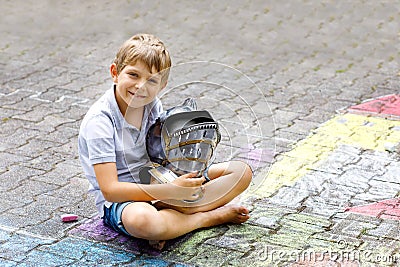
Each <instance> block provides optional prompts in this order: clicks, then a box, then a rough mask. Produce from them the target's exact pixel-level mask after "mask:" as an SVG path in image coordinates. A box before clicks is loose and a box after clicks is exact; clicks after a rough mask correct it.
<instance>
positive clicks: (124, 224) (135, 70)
mask: <svg viewBox="0 0 400 267" xmlns="http://www.w3.org/2000/svg"><path fill="white" fill-rule="evenodd" d="M170 67H171V59H170V56H169V52H168V51H167V50H166V48H165V46H164V44H163V43H162V42H161V41H160V40H159V39H158V38H156V37H155V36H153V35H149V34H138V35H135V36H133V37H131V38H130V39H128V40H127V41H126V42H125V43H124V44H123V45H122V46H121V48H120V49H119V51H118V53H117V55H116V58H115V60H114V62H113V63H112V64H111V67H110V73H111V77H112V80H113V87H112V88H111V89H110V90H108V91H107V92H106V93H105V94H104V95H103V96H102V97H101V98H100V99H99V100H98V101H97V102H96V103H95V104H94V105H93V106H92V107H91V108H90V109H89V111H88V113H87V114H86V115H85V118H84V119H83V121H82V124H81V128H80V132H79V138H78V148H79V157H80V160H81V164H82V166H83V169H84V172H85V175H86V177H87V178H88V180H89V182H90V184H91V187H90V189H89V191H90V192H91V193H93V194H94V196H95V200H96V206H97V209H98V211H99V214H100V216H101V217H102V218H103V220H104V223H105V224H107V225H108V226H110V227H112V228H113V229H114V230H116V231H118V232H120V233H123V234H126V235H129V236H133V237H137V238H143V239H147V240H150V241H152V240H168V239H173V238H175V237H178V236H181V235H183V234H186V233H188V232H191V231H193V230H195V229H199V228H203V227H211V226H214V225H219V224H224V223H243V222H245V221H246V220H247V219H249V211H248V210H247V209H246V208H245V207H242V206H234V205H226V204H227V203H229V202H230V201H231V200H232V199H234V198H235V197H236V196H237V195H239V194H240V193H242V192H243V191H244V190H245V189H246V188H247V187H248V185H249V183H250V181H251V178H252V172H251V169H250V168H249V166H248V165H246V164H244V163H243V162H239V161H234V162H225V163H218V164H213V165H211V166H210V167H209V169H208V172H207V175H208V177H209V178H210V179H211V181H210V182H208V183H206V184H205V185H202V184H203V183H204V182H205V178H204V177H200V178H195V175H196V174H192V173H189V174H186V175H182V176H180V177H178V178H177V179H176V180H175V181H173V182H172V183H168V184H140V179H139V171H140V169H141V167H143V166H145V165H146V164H147V163H148V161H149V160H148V156H147V153H146V145H145V136H146V132H147V130H148V129H149V127H150V126H151V125H152V124H153V123H154V122H155V120H156V119H157V118H158V116H159V115H160V114H161V112H162V106H161V103H160V101H159V99H158V98H157V94H158V93H159V92H160V91H161V90H162V89H164V88H165V87H166V85H167V79H168V75H169V68H170ZM217 178H218V179H217ZM199 191H203V195H204V197H203V198H202V199H201V200H199V201H197V202H191V203H187V202H184V201H182V200H184V199H191V197H192V196H194V195H198V193H199ZM166 201H168V203H167V202H166ZM160 244H161V243H160ZM160 246H162V244H161V245H160Z"/></svg>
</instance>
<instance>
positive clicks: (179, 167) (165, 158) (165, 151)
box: [146, 98, 221, 176]
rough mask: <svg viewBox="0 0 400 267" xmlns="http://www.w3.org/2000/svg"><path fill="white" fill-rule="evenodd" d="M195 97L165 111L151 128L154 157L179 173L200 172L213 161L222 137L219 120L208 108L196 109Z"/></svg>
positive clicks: (149, 146)
mask: <svg viewBox="0 0 400 267" xmlns="http://www.w3.org/2000/svg"><path fill="white" fill-rule="evenodd" d="M196 109H197V105H196V102H195V100H194V99H192V98H188V99H186V100H185V102H184V103H183V104H182V105H180V106H176V107H173V108H170V109H168V110H166V111H165V112H163V113H162V114H161V116H160V117H159V118H158V119H157V121H156V122H155V123H154V124H153V125H152V126H151V127H150V129H149V131H148V132H147V137H146V145H147V153H148V155H149V157H150V160H151V161H152V162H154V163H157V164H160V165H161V166H163V167H165V168H168V169H169V170H171V171H172V172H174V173H175V174H177V175H183V174H185V173H188V172H198V176H201V175H202V174H203V172H204V170H205V169H206V168H207V167H208V165H209V164H210V163H211V161H212V157H213V155H214V151H215V148H216V146H217V144H218V143H219V141H220V139H221V134H220V132H219V128H218V123H217V122H216V121H215V120H214V119H213V118H212V116H211V115H210V113H209V112H208V111H205V110H196Z"/></svg>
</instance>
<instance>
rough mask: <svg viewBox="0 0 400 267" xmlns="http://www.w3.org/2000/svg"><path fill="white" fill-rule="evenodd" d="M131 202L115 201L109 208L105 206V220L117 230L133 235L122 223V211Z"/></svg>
mask: <svg viewBox="0 0 400 267" xmlns="http://www.w3.org/2000/svg"><path fill="white" fill-rule="evenodd" d="M131 203H133V202H132V201H127V202H122V203H113V204H112V205H111V206H110V207H109V208H107V207H106V206H104V216H103V222H104V223H105V224H106V225H108V226H109V227H111V228H112V229H114V230H115V231H116V232H118V233H121V234H124V235H128V236H131V235H130V234H129V233H128V231H126V229H125V227H124V225H123V224H122V211H123V210H124V208H125V207H126V206H128V205H129V204H131Z"/></svg>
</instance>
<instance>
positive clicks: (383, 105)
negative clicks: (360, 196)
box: [252, 95, 400, 219]
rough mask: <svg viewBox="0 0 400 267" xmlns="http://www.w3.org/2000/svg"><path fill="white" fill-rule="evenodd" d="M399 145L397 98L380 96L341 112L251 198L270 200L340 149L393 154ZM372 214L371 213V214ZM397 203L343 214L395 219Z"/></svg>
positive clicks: (279, 166)
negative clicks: (266, 198) (348, 147)
mask: <svg viewBox="0 0 400 267" xmlns="http://www.w3.org/2000/svg"><path fill="white" fill-rule="evenodd" d="M399 142H400V95H389V96H384V97H381V98H378V99H375V100H370V101H366V102H364V103H362V104H360V105H355V106H352V107H350V108H348V109H347V110H342V111H341V112H340V113H339V114H338V115H336V116H335V117H333V118H332V119H331V120H329V121H327V122H326V123H324V124H322V125H321V126H320V127H319V128H318V129H316V130H315V131H313V133H311V134H310V135H309V136H308V137H307V138H306V139H304V140H302V141H300V142H299V143H297V144H296V146H295V147H294V148H293V149H292V150H291V151H289V152H287V153H285V154H283V155H282V156H281V158H280V159H279V160H278V161H277V162H276V163H275V164H273V165H272V166H271V169H270V170H269V172H268V173H260V174H259V175H264V176H266V177H267V178H266V179H265V180H264V182H263V183H262V184H261V185H260V186H259V187H258V188H257V190H256V191H255V192H252V194H254V193H255V194H256V195H258V196H260V197H270V196H271V195H272V194H273V193H274V192H276V191H277V190H278V189H279V188H281V187H282V186H292V185H293V184H295V183H296V181H298V180H299V179H301V178H302V177H303V176H304V175H306V174H307V173H309V172H310V171H311V170H315V169H318V167H319V166H320V165H321V164H322V163H323V162H324V161H325V160H326V159H327V158H328V157H329V155H331V154H332V152H333V151H335V150H336V149H337V148H338V147H339V146H341V145H348V146H353V147H356V148H360V149H363V150H372V151H377V152H387V153H395V152H396V149H398V148H399ZM371 210H372V211H371ZM399 210H400V208H399V199H393V200H387V201H383V202H379V203H376V204H371V205H370V206H368V205H362V207H352V208H347V209H346V211H349V212H356V213H363V214H366V215H371V216H378V217H379V218H391V219H399V218H400V212H399Z"/></svg>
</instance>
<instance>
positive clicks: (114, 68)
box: [110, 63, 118, 83]
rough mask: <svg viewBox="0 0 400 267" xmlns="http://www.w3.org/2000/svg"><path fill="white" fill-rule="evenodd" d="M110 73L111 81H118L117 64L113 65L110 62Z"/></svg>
mask: <svg viewBox="0 0 400 267" xmlns="http://www.w3.org/2000/svg"><path fill="white" fill-rule="evenodd" d="M110 74H111V77H112V79H113V82H114V83H118V72H117V65H115V63H113V64H111V66H110Z"/></svg>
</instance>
